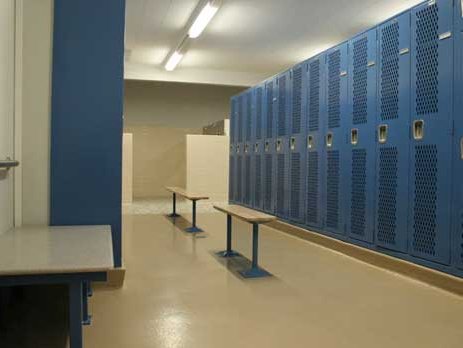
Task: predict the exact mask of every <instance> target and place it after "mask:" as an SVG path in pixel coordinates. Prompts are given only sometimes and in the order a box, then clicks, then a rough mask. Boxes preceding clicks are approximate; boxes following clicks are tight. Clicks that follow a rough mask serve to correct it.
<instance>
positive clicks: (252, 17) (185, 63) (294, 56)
mask: <svg viewBox="0 0 463 348" xmlns="http://www.w3.org/2000/svg"><path fill="white" fill-rule="evenodd" d="M198 2H199V0H127V13H126V23H127V24H126V66H125V77H126V79H138V80H158V81H176V82H191V83H209V84H220V85H240V86H251V85H253V84H255V83H257V82H259V81H261V80H263V79H265V78H267V77H269V76H272V75H274V74H276V73H278V72H279V71H282V70H285V69H287V68H289V67H291V66H293V65H294V64H295V63H297V62H300V61H302V60H305V59H307V58H309V57H311V56H313V55H315V54H317V53H319V52H321V51H323V50H325V49H326V48H329V47H331V46H334V45H335V44H337V43H339V42H341V41H343V40H346V39H348V38H349V37H351V36H353V35H354V34H356V33H358V32H360V31H362V30H365V29H368V28H369V27H372V26H374V25H375V24H377V23H379V22H381V21H383V20H385V19H387V18H389V17H391V16H393V15H394V14H397V13H399V12H401V11H403V10H405V9H407V8H410V7H412V6H414V5H416V4H418V3H420V2H421V0H283V1H282V0H223V4H222V7H221V8H220V10H219V12H218V13H217V15H216V16H215V17H214V19H213V20H212V22H211V23H210V24H209V26H208V27H207V28H206V30H205V31H204V33H203V34H202V35H201V36H200V37H199V38H198V39H196V40H192V42H191V44H190V47H189V49H188V51H187V53H186V55H185V57H184V59H183V60H182V62H181V63H180V64H179V66H178V67H177V69H176V70H175V71H173V72H167V71H165V70H164V68H163V62H164V61H165V58H166V56H167V54H168V53H169V52H170V51H171V50H172V49H174V48H175V47H176V46H177V45H178V44H179V42H180V41H181V39H182V36H183V35H184V34H185V26H186V24H187V22H188V20H189V17H190V16H191V14H192V12H193V11H194V10H195V8H196V6H197V5H198Z"/></svg>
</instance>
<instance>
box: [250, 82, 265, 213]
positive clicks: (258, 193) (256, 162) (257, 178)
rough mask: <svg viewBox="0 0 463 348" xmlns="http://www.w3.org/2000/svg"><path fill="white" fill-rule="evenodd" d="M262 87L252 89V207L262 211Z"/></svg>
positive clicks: (263, 87)
mask: <svg viewBox="0 0 463 348" xmlns="http://www.w3.org/2000/svg"><path fill="white" fill-rule="evenodd" d="M264 89H265V86H264V85H258V86H257V87H256V88H255V89H254V109H253V112H254V117H253V120H254V122H253V137H252V144H253V149H252V151H253V155H252V156H253V157H252V158H253V160H252V168H253V169H252V187H253V189H252V206H253V208H254V209H257V210H262V209H263V194H262V192H263V191H262V188H263V165H262V164H263V157H264V156H263V155H264V142H263V138H264V129H263V125H264V122H263V116H264V113H263V111H264Z"/></svg>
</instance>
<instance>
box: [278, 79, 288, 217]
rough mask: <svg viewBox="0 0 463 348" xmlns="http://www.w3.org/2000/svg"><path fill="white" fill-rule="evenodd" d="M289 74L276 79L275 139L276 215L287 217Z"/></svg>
mask: <svg viewBox="0 0 463 348" xmlns="http://www.w3.org/2000/svg"><path fill="white" fill-rule="evenodd" d="M289 87H290V82H289V72H285V73H283V74H281V75H280V76H278V78H277V90H278V98H277V138H276V145H275V151H276V152H275V156H276V158H275V178H276V186H275V198H276V202H275V207H276V215H277V216H278V217H281V218H283V219H288V217H289V180H288V176H289V138H288V128H289V105H290V101H289Z"/></svg>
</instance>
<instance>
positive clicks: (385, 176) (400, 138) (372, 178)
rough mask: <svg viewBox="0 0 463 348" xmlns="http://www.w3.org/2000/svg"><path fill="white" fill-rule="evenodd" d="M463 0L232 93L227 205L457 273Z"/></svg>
mask: <svg viewBox="0 0 463 348" xmlns="http://www.w3.org/2000/svg"><path fill="white" fill-rule="evenodd" d="M462 7H463V1H457V0H455V1H452V0H432V1H427V2H424V3H422V4H419V5H417V6H415V7H413V8H411V9H409V10H407V11H405V12H403V13H401V14H398V15H397V16H395V17H394V18H391V19H389V20H387V21H385V22H383V23H380V24H379V25H377V26H376V27H374V28H372V29H369V30H366V31H365V32H363V33H360V34H358V35H356V36H355V37H353V38H352V39H350V40H347V41H346V42H344V43H341V44H339V45H338V46H336V47H334V48H331V49H329V50H327V51H325V52H323V53H321V54H319V55H317V56H316V57H313V58H310V59H308V60H306V61H304V62H302V63H299V64H297V65H296V66H294V67H293V68H291V69H290V70H288V71H285V72H283V73H281V74H278V75H277V76H274V77H271V78H269V79H267V80H266V81H263V82H262V83H260V84H259V85H257V86H256V87H252V88H250V89H249V90H247V91H244V92H243V93H242V94H240V95H238V96H235V97H233V98H232V100H231V103H232V113H231V125H232V126H231V131H232V135H231V149H232V151H231V155H230V161H231V163H230V176H231V177H230V183H231V184H230V202H233V203H237V204H243V205H246V206H248V207H251V208H254V209H256V210H261V211H264V212H266V213H270V214H275V215H277V216H278V217H279V218H280V219H282V220H283V221H286V222H289V223H291V224H294V225H297V226H299V227H303V228H307V229H310V230H311V231H315V232H318V233H321V234H325V235H328V236H331V237H334V238H337V239H340V240H343V241H346V242H349V243H353V244H356V245H358V246H361V247H365V248H369V249H372V250H375V251H378V252H381V253H384V254H388V255H390V256H394V257H397V258H401V259H404V260H407V261H410V262H413V263H416V264H420V265H423V266H426V267H429V268H433V269H436V270H439V271H442V272H446V273H449V274H452V275H456V276H459V277H463V185H461V183H460V182H459V178H461V177H462V176H463V116H462V112H463V99H462V98H461V96H462V95H463V82H462V80H463V18H462Z"/></svg>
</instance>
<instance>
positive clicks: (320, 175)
mask: <svg viewBox="0 0 463 348" xmlns="http://www.w3.org/2000/svg"><path fill="white" fill-rule="evenodd" d="M325 59H326V55H325V54H322V55H320V56H318V57H315V58H313V59H310V60H309V62H308V63H307V74H306V75H307V108H306V111H307V125H306V126H307V132H306V134H307V137H306V141H305V144H306V146H305V152H306V155H307V160H306V173H307V174H306V187H307V188H306V192H305V196H306V197H305V199H306V214H305V223H306V224H307V225H308V226H309V227H315V228H317V229H321V228H322V227H323V210H324V209H323V207H324V201H325V199H324V197H325V194H324V190H323V183H324V179H325V178H324V172H323V163H324V158H323V156H324V153H325V151H324V150H325V149H324V145H323V142H324V126H325V118H326V117H325V111H326V101H325V90H324V89H325V77H326V72H325V63H326V62H325ZM337 76H338V78H339V72H337ZM340 139H341V138H340ZM340 139H339V140H340Z"/></svg>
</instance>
